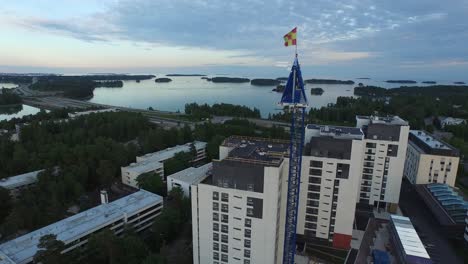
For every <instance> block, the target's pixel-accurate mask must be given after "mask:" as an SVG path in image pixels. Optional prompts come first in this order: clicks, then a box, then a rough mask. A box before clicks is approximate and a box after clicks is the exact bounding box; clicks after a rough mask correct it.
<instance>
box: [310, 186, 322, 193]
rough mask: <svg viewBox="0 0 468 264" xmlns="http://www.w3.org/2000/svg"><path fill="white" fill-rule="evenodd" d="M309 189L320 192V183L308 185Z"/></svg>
mask: <svg viewBox="0 0 468 264" xmlns="http://www.w3.org/2000/svg"><path fill="white" fill-rule="evenodd" d="M309 191H313V192H320V185H309Z"/></svg>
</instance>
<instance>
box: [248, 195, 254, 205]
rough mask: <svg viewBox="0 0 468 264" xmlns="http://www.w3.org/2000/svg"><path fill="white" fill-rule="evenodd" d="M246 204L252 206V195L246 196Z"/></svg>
mask: <svg viewBox="0 0 468 264" xmlns="http://www.w3.org/2000/svg"><path fill="white" fill-rule="evenodd" d="M247 206H253V199H252V197H247Z"/></svg>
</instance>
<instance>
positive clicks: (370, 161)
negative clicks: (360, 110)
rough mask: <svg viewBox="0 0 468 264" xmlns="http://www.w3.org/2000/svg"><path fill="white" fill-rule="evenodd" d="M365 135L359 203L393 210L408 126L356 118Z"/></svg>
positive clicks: (397, 119)
mask: <svg viewBox="0 0 468 264" xmlns="http://www.w3.org/2000/svg"><path fill="white" fill-rule="evenodd" d="M356 127H358V128H361V129H362V131H363V132H364V136H365V138H364V150H365V151H364V155H363V159H362V178H361V187H360V189H359V202H360V203H363V204H368V205H371V206H374V207H379V208H385V209H388V210H390V211H394V210H396V206H397V204H398V200H399V198H400V188H401V181H402V178H403V169H404V165H405V158H406V148H407V145H408V133H409V125H408V122H406V121H405V120H403V119H401V118H400V117H398V116H386V117H378V116H356Z"/></svg>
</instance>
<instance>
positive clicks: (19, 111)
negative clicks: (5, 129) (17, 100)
mask: <svg viewBox="0 0 468 264" xmlns="http://www.w3.org/2000/svg"><path fill="white" fill-rule="evenodd" d="M39 111H40V109H39V108H36V107H32V106H29V105H22V106H21V107H14V108H2V107H0V121H2V120H10V119H13V118H20V117H23V116H25V115H35V114H37V113H39Z"/></svg>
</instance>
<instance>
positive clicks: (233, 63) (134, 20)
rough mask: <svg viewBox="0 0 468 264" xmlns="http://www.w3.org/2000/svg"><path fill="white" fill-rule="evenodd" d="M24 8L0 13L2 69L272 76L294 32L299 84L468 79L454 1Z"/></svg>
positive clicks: (465, 37)
mask: <svg viewBox="0 0 468 264" xmlns="http://www.w3.org/2000/svg"><path fill="white" fill-rule="evenodd" d="M28 2H29V1H23V2H19V3H18V2H8V3H4V4H3V6H2V7H1V8H0V14H2V16H1V18H0V21H1V22H2V23H0V28H1V29H2V33H3V36H4V38H3V39H4V41H2V42H1V43H0V47H1V49H0V72H7V73H28V72H34V73H58V74H71V73H75V74H87V73H102V72H112V73H132V74H135V73H154V72H168V73H202V74H214V73H219V72H221V73H228V74H231V75H238V76H277V77H279V76H283V75H286V74H287V72H288V71H289V66H290V65H291V63H292V61H293V56H294V48H291V47H288V48H286V47H284V46H283V35H284V34H286V33H288V32H289V31H290V30H291V29H292V28H294V27H295V26H297V27H298V51H299V59H300V62H301V64H302V68H303V71H304V72H305V73H307V74H305V75H308V76H314V77H317V78H357V77H361V76H362V77H369V78H382V79H421V80H422V79H435V80H453V81H468V79H467V78H468V77H466V76H467V75H466V72H468V60H467V59H466V58H468V48H467V47H466V45H465V44H464V43H466V42H467V41H468V34H467V33H468V21H467V20H466V19H464V15H465V14H466V13H467V11H468V2H466V1H463V0H455V1H451V3H450V4H448V5H443V6H442V7H441V6H440V5H439V3H438V2H436V1H435V0H430V1H426V2H425V4H424V5H423V6H422V5H420V4H418V3H407V2H406V1H400V0H399V1H392V3H381V2H379V1H376V0H366V1H340V2H332V3H329V2H327V1H319V2H317V3H314V4H310V3H308V2H307V1H299V2H295V3H289V2H284V1H281V0H278V1H275V2H274V3H271V4H268V5H266V4H265V3H264V2H263V1H247V0H245V1H241V2H236V3H229V4H219V3H218V2H214V1H201V0H200V1H185V0H180V1H158V2H157V3H154V2H153V1H150V0H138V1H129V0H122V1H113V0H109V1H98V0H84V1H67V2H66V3H56V2H55V1H51V0H43V1H40V2H34V4H31V2H29V4H28ZM252 10H263V12H260V13H257V12H255V11H252ZM52 14H53V15H52ZM314 18H318V19H314ZM353 76H357V77H353Z"/></svg>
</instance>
